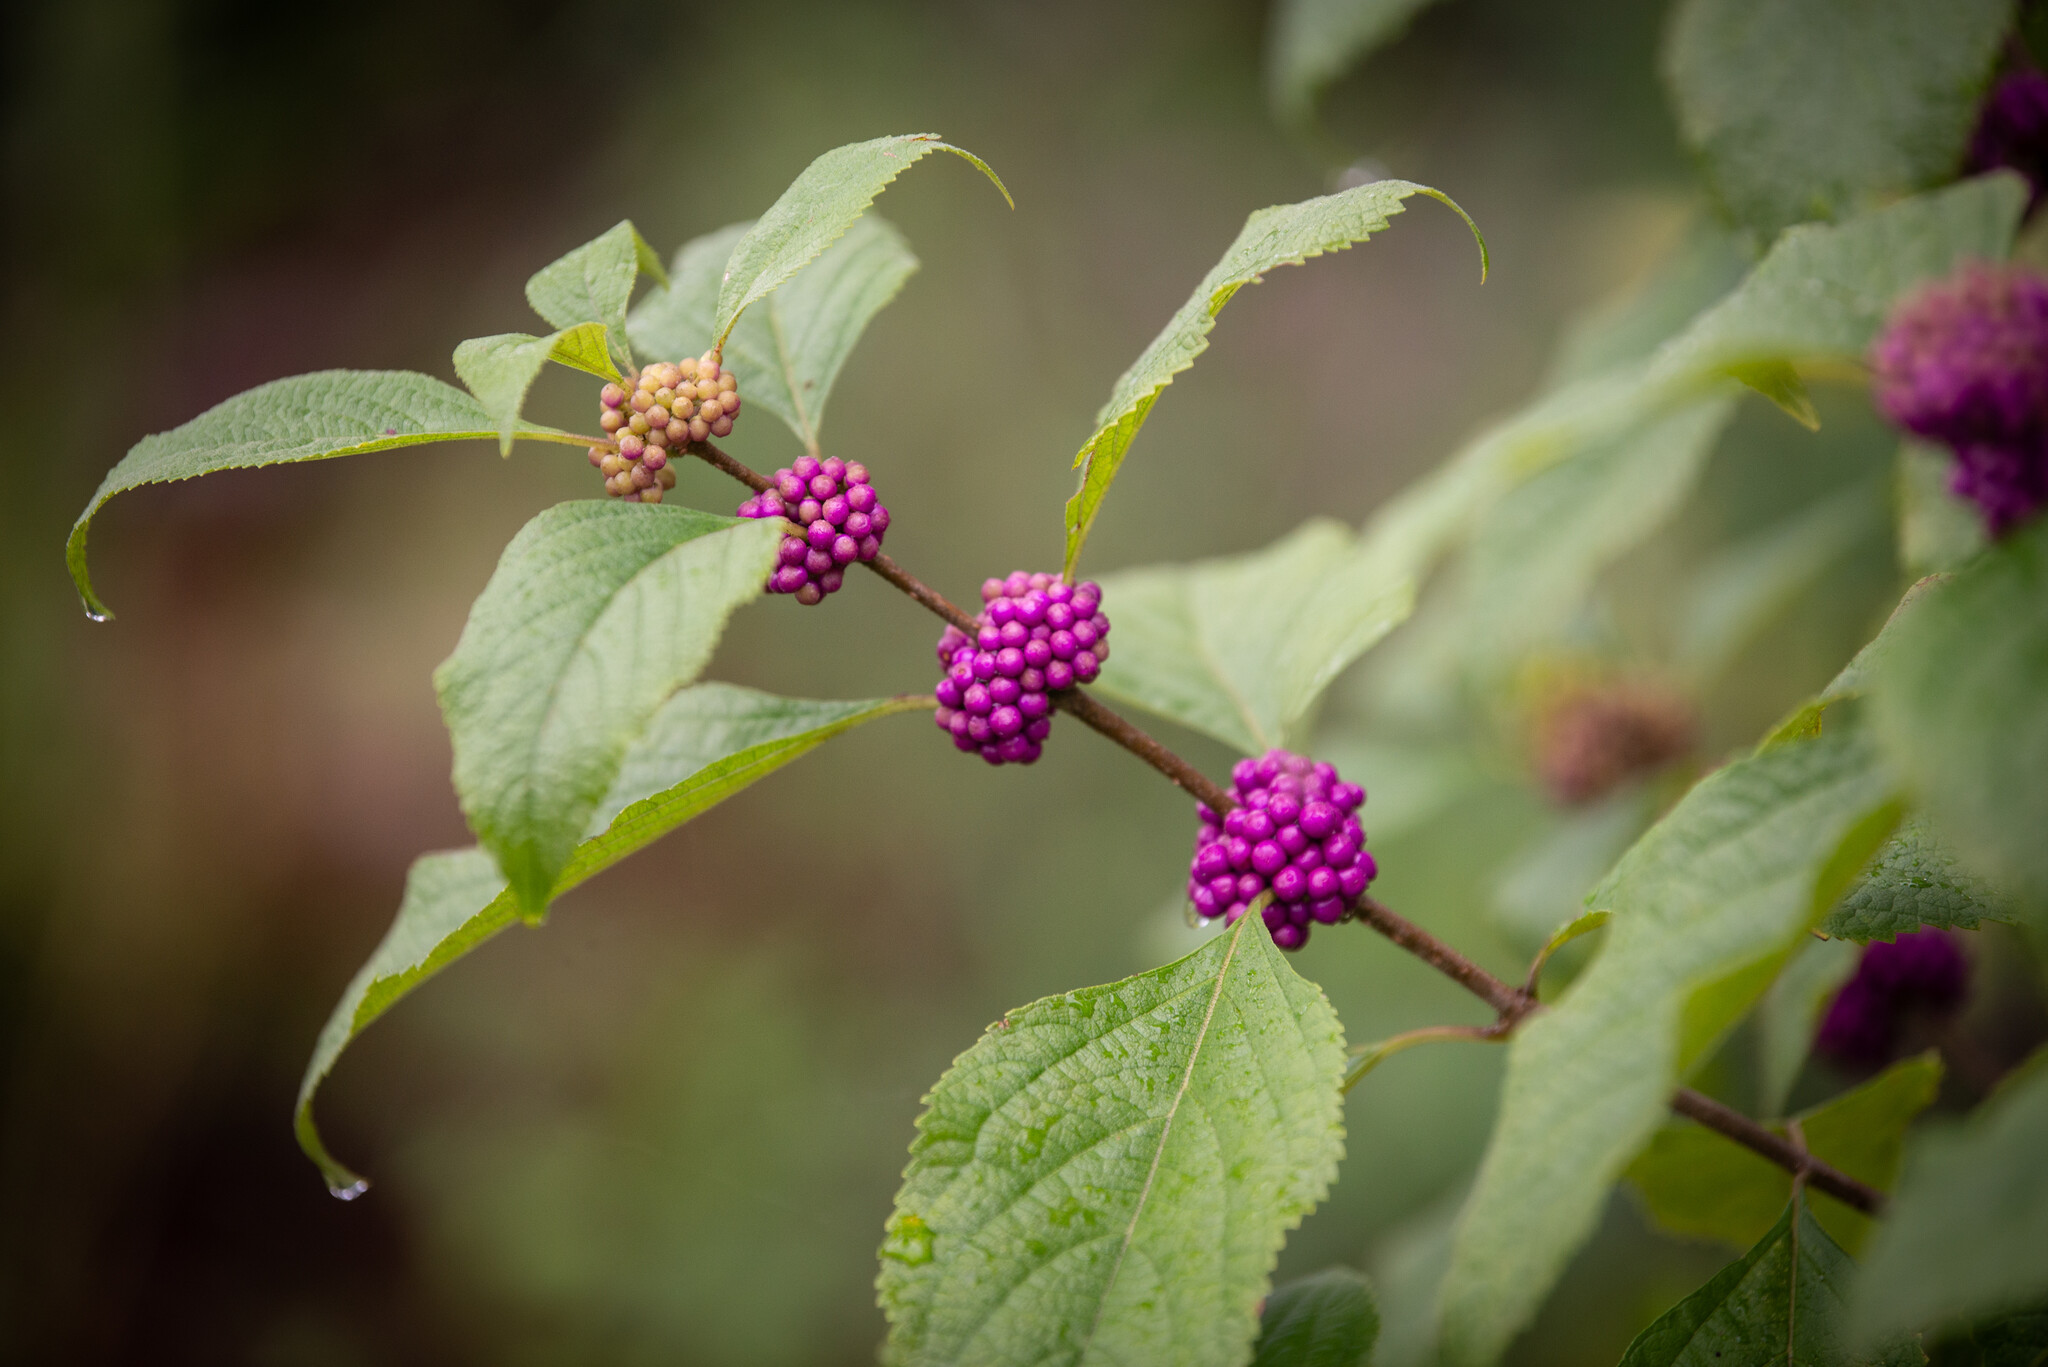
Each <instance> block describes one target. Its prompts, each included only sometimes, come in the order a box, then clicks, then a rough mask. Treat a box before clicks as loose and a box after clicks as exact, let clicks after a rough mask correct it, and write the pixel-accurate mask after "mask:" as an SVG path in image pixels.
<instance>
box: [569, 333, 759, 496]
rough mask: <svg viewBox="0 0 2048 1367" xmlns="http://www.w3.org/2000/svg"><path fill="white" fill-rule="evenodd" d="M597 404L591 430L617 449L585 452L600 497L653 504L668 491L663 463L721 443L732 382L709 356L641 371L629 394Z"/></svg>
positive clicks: (619, 392) (611, 395)
mask: <svg viewBox="0 0 2048 1367" xmlns="http://www.w3.org/2000/svg"><path fill="white" fill-rule="evenodd" d="M598 398H599V400H600V402H601V404H602V407H601V408H600V409H599V410H598V417H597V425H598V426H599V427H602V428H603V429H604V431H605V434H606V435H607V436H609V437H610V438H611V439H612V440H613V441H614V442H616V443H618V449H617V450H613V449H612V448H611V447H608V446H593V447H591V448H590V463H591V464H592V465H594V466H596V467H597V468H598V469H599V470H600V471H602V472H603V474H604V491H605V492H606V493H607V494H609V495H611V496H612V497H613V498H623V499H626V500H628V501H629V502H630V501H635V500H637V501H638V502H641V503H659V502H661V496H662V494H663V492H665V491H666V490H669V489H673V488H675V487H676V472H675V471H673V470H671V469H669V468H668V462H669V457H670V455H672V454H673V453H674V452H677V451H680V450H681V449H682V448H683V447H685V446H688V445H689V444H690V443H691V442H693V441H704V440H707V439H708V438H711V437H722V436H725V435H726V434H728V433H729V432H731V431H732V420H733V418H734V417H735V416H736V415H737V414H738V413H739V411H740V396H739V381H738V380H737V379H735V378H734V377H733V373H732V372H731V371H730V370H725V369H722V368H721V367H720V366H719V364H718V353H717V352H716V351H707V352H705V353H704V355H703V356H702V357H701V358H699V359H697V360H694V361H693V360H687V359H685V360H683V361H680V362H669V361H662V362H658V363H656V364H653V365H647V366H642V367H641V368H640V374H639V377H638V378H637V379H636V380H635V382H634V384H633V387H632V388H631V389H628V388H626V387H625V386H624V385H619V384H608V385H606V386H605V387H604V390H603V392H602V393H601V394H600V395H599V396H598Z"/></svg>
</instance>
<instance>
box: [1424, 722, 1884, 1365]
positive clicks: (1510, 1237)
mask: <svg viewBox="0 0 2048 1367" xmlns="http://www.w3.org/2000/svg"><path fill="white" fill-rule="evenodd" d="M1891 794H1892V783H1891V780H1890V777H1889V776H1888V775H1887V774H1886V773H1885V771H1884V769H1883V767H1882V765H1881V764H1880V763H1879V761H1878V758H1877V755H1876V753H1875V747H1874V746H1873V745H1871V744H1870V743H1869V741H1868V739H1867V738H1866V737H1864V736H1862V735H1861V734H1860V733H1858V732H1856V731H1854V730H1835V731H1830V732H1829V733H1827V734H1824V735H1822V736H1820V737H1818V738H1816V739H1813V740H1808V741H1798V742H1791V743H1787V744H1781V745H1777V746H1773V747H1770V748H1767V749H1763V750H1760V751H1759V752H1757V753H1756V754H1754V755H1751V756H1749V757H1748V758H1745V759H1741V760H1737V761H1736V762H1734V763H1732V764H1729V765H1726V766H1725V767H1723V768H1721V769H1719V770H1717V771H1716V772H1714V773H1712V774H1710V775H1708V776H1707V777H1706V778H1704V779H1702V780H1701V781H1700V782H1699V783H1698V784H1697V785H1696V786H1695V787H1694V788H1693V789H1692V791H1690V792H1689V793H1687V794H1686V796H1685V797H1684V799H1683V800H1681V801H1680V802H1679V804H1678V805H1677V806H1676V807H1674V808H1673V809H1672V810H1671V812H1670V813H1669V814H1667V815H1666V816H1665V817H1664V819H1663V820H1662V821H1659V822H1658V823H1657V824H1656V825H1655V826H1653V827H1652V828H1651V829H1650V830H1649V831H1648V833H1646V834H1645V835H1644V836H1643V838H1642V839H1641V840H1639V841H1637V842H1636V844H1635V846H1634V847H1633V848H1632V849H1631V850H1630V851H1629V852H1628V853H1627V854H1626V855H1624V856H1623V857H1622V859H1621V862H1620V863H1619V864H1617V865H1616V866H1615V869H1614V871H1613V872H1612V873H1611V874H1609V875H1608V877H1607V879H1606V881H1605V882H1604V883H1603V884H1602V885H1601V886H1600V887H1598V888H1596V889H1594V891H1593V893H1592V895H1591V896H1590V897H1589V898H1588V899H1587V902H1588V905H1590V906H1592V907H1595V908H1600V909H1606V910H1611V911H1612V912H1613V913H1614V919H1613V921H1612V922H1611V923H1610V924H1609V926H1608V928H1607V940H1606V943H1605V945H1604V946H1603V947H1602V949H1601V952H1600V953H1599V955H1598V956H1597V957H1595V958H1594V960H1593V961H1592V963H1591V964H1590V965H1588V967H1587V968H1586V969H1585V971H1584V972H1582V973H1581V974H1580V975H1579V977H1578V979H1577V980H1576V981H1575V982H1574V983H1573V984H1572V989H1571V991H1570V992H1569V993H1568V994H1567V995H1566V996H1565V997H1564V999H1563V1000H1562V1001H1560V1002H1559V1003H1558V1004H1557V1005H1556V1006H1554V1007H1552V1008H1551V1009H1549V1010H1547V1011H1545V1012H1544V1013H1543V1014H1542V1015H1540V1016H1536V1017H1534V1018H1532V1019H1530V1020H1529V1021H1527V1022H1526V1023H1525V1024H1523V1025H1522V1026H1521V1028H1520V1029H1519V1030H1518V1031H1517V1032H1516V1035H1515V1038H1514V1041H1513V1043H1512V1044H1511V1045H1510V1047H1509V1054H1508V1071H1507V1080H1506V1084H1505V1087H1504V1090H1503V1093H1502V1099H1501V1112H1500V1119H1499V1121H1498V1123H1497V1124H1496V1126H1495V1128H1494V1133H1493V1139H1492V1143H1491V1145H1490V1147H1489V1148H1488V1151H1487V1154H1486V1157H1485V1159H1484V1161H1483V1162H1482V1164H1481V1167H1480V1170H1479V1176H1478V1179H1477V1181H1476V1184H1475V1186H1474V1188H1473V1193H1472V1197H1471V1200H1470V1202H1469V1203H1468V1204H1467V1206H1466V1208H1465V1213H1464V1216H1463V1219H1462V1221H1461V1223H1460V1225H1459V1230H1458V1236H1457V1241H1456V1244H1455V1247H1454V1249H1453V1252H1452V1257H1451V1270H1450V1273H1449V1274H1448V1276H1447V1277H1446V1279H1445V1283H1444V1293H1443V1300H1442V1304H1441V1310H1440V1320H1441V1325H1442V1330H1443V1342H1444V1348H1445V1353H1446V1360H1447V1361H1448V1362H1450V1363H1451V1364H1453V1367H1462V1365H1466V1364H1471V1365H1477V1364H1486V1363H1491V1362H1492V1361H1494V1360H1495V1359H1496V1358H1497V1357H1498V1356H1499V1354H1500V1353H1501V1351H1502V1350H1503V1349H1504V1348H1505V1347H1506V1346H1507V1344H1508V1341H1509V1340H1510V1339H1511V1338H1512V1337H1513V1336H1514V1334H1515V1333H1516V1332H1517V1331H1518V1330H1520V1329H1521V1328H1522V1327H1523V1326H1524V1325H1525V1324H1526V1323H1527V1322H1528V1320H1529V1318H1530V1317H1531V1316H1532V1315H1533V1314H1534V1313H1535V1311H1536V1309H1537V1307H1538V1306H1539V1305H1540V1304H1541V1303H1542V1301H1543V1297H1544V1295H1545V1293H1546V1292H1548V1290H1549V1289H1550V1285H1551V1283H1552V1282H1553V1281H1554V1280H1555V1279H1556V1277H1557V1275H1558V1273H1559V1272H1561V1271H1562V1270H1563V1268H1564V1264H1565V1262H1566V1260H1567V1259H1569V1257H1570V1256H1571V1254H1572V1252H1573V1251H1574V1250H1575V1249H1576V1248H1577V1247H1578V1245H1579V1243H1580V1242H1581V1241H1582V1240H1583V1239H1584V1238H1585V1237H1586V1235H1587V1234H1588V1233H1589V1232H1590V1231H1591V1229H1592V1226H1593V1223H1594V1221H1595V1220H1596V1219H1597V1218H1598V1216H1599V1213H1600V1210H1601V1208H1602V1206H1603V1204H1604V1202H1605V1199H1606V1195H1607V1189H1608V1187H1609V1185H1610V1184H1611V1183H1612V1182H1613V1181H1614V1179H1615V1178H1616V1177H1617V1176H1618V1175H1619V1174H1620V1172H1621V1170H1622V1168H1623V1167H1624V1166H1625V1165H1626V1164H1627V1163H1628V1161H1629V1159H1630V1158H1631V1157H1632V1156H1633V1155H1634V1154H1635V1153H1636V1151H1637V1150H1638V1149H1639V1148H1641V1147H1642V1145H1643V1144H1644V1143H1645V1142H1647V1141H1648V1140H1649V1138H1650V1136H1651V1135H1652V1134H1653V1133H1654V1132H1655V1130H1656V1128H1657V1125H1658V1123H1659V1121H1660V1119H1661V1118H1662V1116H1663V1114H1664V1108H1665V1105H1666V1103H1667V1102H1668V1101H1669V1099H1670V1096H1671V1092H1672V1089H1673V1088H1674V1087H1676V1086H1678V1085H1679V1084H1680V1083H1681V1082H1682V1081H1683V1080H1684V1079H1685V1077H1686V1076H1687V1075H1688V1074H1689V1073H1690V1072H1691V1071H1692V1069H1693V1068H1694V1067H1695V1066H1697V1065H1698V1064H1699V1063H1700V1062H1701V1061H1702V1060H1703V1059H1704V1058H1705V1057H1706V1056H1707V1055H1708V1054H1709V1053H1710V1052H1711V1051H1712V1048H1713V1046H1714V1045H1715V1044H1716V1043H1717V1042H1718V1041H1719V1040H1720V1038H1721V1037H1722V1036H1723V1035H1724V1034H1725V1033H1726V1031H1727V1030H1728V1029H1729V1028H1730V1027H1732V1026H1733V1025H1734V1024H1735V1022H1736V1021H1737V1020H1739V1019H1740V1018H1741V1016H1742V1015H1743V1014H1744V1013H1746V1012H1747V1010H1748V1009H1749V1007H1750V1006H1751V1005H1752V1004H1753V1003H1754V1002H1755V1000H1756V998H1757V996H1758V995H1759V994H1761V993H1762V992H1763V990H1764V989H1765V988H1766V987H1767V986H1769V983H1770V978H1771V977H1772V976H1773V975H1774V974H1775V972H1776V970H1777V969H1778V967H1780V966H1781V965H1782V964H1783V963H1784V961H1785V959H1786V958H1787V957H1788V956H1789V954H1790V953H1791V950H1792V949H1793V947H1794V946H1795V945H1796V944H1797V942H1798V940H1799V937H1800V936H1802V935H1804V934H1805V933H1806V930H1807V928H1808V927H1809V926H1811V925H1812V924H1813V923H1814V922H1815V921H1816V920H1818V919H1819V918H1820V916H1821V915H1822V914H1823V913H1824V912H1826V911H1827V909H1828V908H1829V907H1831V906H1833V905H1834V903H1835V901H1836V899H1837V898H1839V897H1840V896H1841V894H1842V890H1843V888H1844V887H1845V886H1846V884H1847V882H1848V880H1849V879H1850V878H1851V877H1853V876H1854V874H1855V873H1856V871H1857V870H1858V869H1859V868H1860V867H1861V865H1862V863H1863V862H1864V861H1865V860H1867V859H1868V858H1869V856H1870V854H1871V853H1872V852H1873V851H1874V850H1875V849H1876V847H1877V845H1878V843H1879V842H1880V841H1882V840H1883V839H1884V837H1885V836H1886V835H1887V834H1889V832H1890V827H1891V825H1892V824H1893V823H1895V822H1896V820H1897V813H1896V807H1895V805H1894V804H1893V802H1892V800H1891Z"/></svg>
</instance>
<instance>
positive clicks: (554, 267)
mask: <svg viewBox="0 0 2048 1367" xmlns="http://www.w3.org/2000/svg"><path fill="white" fill-rule="evenodd" d="M642 270H646V271H647V273H648V274H650V275H652V276H654V277H655V278H656V279H657V280H658V279H661V278H662V273H661V258H660V257H659V256H657V255H656V254H655V251H654V248H652V247H650V246H648V245H647V241H646V239H645V238H643V237H641V236H640V230H639V229H637V228H635V227H634V226H633V223H632V220H631V219H627V220H624V221H622V222H620V223H619V224H618V225H617V226H616V227H613V228H611V229H609V230H607V231H606V232H605V233H604V234H603V235H602V236H599V237H596V238H593V239H592V240H591V241H589V242H586V243H584V244H583V245H582V246H580V247H578V248H577V249H576V250H575V251H573V252H570V253H569V254H567V255H566V256H563V257H561V258H560V259H558V260H556V261H554V262H553V263H551V264H549V265H547V266H544V267H542V268H541V269H540V270H539V271H538V272H536V273H535V274H534V276H533V278H532V279H530V280H528V281H527V282H526V302H527V303H529V304H531V305H533V311H534V312H535V313H538V314H539V315H540V316H541V317H543V318H545V319H547V320H548V322H549V323H551V324H553V325H554V326H555V327H558V328H573V327H575V326H577V325H578V324H579V323H597V324H599V325H601V326H602V327H603V328H604V330H605V336H606V337H607V338H609V339H610V342H611V349H612V356H613V357H614V358H615V359H616V360H617V362H618V364H619V366H620V367H621V368H623V369H631V368H632V365H633V352H632V349H631V348H630V347H628V346H627V345H626V304H627V303H628V301H630V300H631V299H632V297H633V285H634V283H635V282H636V281H637V280H638V279H639V276H640V272H641V271H642Z"/></svg>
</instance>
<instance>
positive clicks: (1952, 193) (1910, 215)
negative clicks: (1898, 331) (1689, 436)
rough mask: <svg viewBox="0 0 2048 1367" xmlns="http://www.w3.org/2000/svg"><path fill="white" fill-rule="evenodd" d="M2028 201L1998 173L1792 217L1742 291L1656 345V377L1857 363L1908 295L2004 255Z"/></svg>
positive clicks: (1685, 379) (1678, 381) (2021, 187)
mask: <svg viewBox="0 0 2048 1367" xmlns="http://www.w3.org/2000/svg"><path fill="white" fill-rule="evenodd" d="M2026 203H2027V190H2026V183H2025V182H2024V181H2022V180H2020V179H2019V178H2018V177H2017V176H2013V175H2010V174H2006V173H2000V174H1998V175H1993V176H1983V177H1980V178H1978V179H1976V180H1969V181H1964V182H1963V183H1962V184H1960V185H1955V186H1951V187H1949V188H1948V189H1945V190H1940V191H1937V192H1935V193H1933V194H1927V195H1920V196H1917V197H1915V198H1913V199H1908V200H1902V201H1901V202H1899V203H1897V204H1894V205H1891V206H1890V207H1888V208H1884V209H1879V210H1877V211H1876V212H1874V213H1869V214H1865V215H1863V216H1862V217H1860V218H1854V219H1850V220H1849V221H1847V222H1845V223H1841V224H1837V225H1822V224H1807V225H1804V226H1801V227H1796V228H1791V229H1788V230H1787V231H1786V232H1785V234H1784V235H1783V236H1782V237H1780V238H1779V239H1778V240H1777V241H1776V242H1775V243H1774V244H1772V246H1771V249H1770V251H1769V252H1768V253H1766V254H1765V256H1764V259H1763V260H1762V261H1760V262H1758V263H1757V267H1756V269H1755V270H1754V271H1752V272H1750V274H1749V278H1748V279H1746V280H1744V281H1743V282H1742V283H1741V284H1740V285H1738V286H1737V287H1736V289H1735V291H1734V293H1732V294H1730V295H1729V296H1728V297H1727V298H1726V299H1724V300H1722V301H1721V302H1720V303H1718V304H1716V305H1715V306H1714V307H1712V308H1710V309H1708V310H1707V311H1706V312H1705V313H1702V314H1701V315H1700V316H1699V317H1698V318H1696V319H1694V320H1693V322H1692V325H1691V326H1690V327H1688V328H1686V329H1685V331H1683V332H1681V333H1679V334H1678V335H1677V336H1676V337H1674V338H1672V339H1671V340H1670V341H1668V342H1666V343H1665V344H1664V345H1663V346H1662V347H1661V348H1659V349H1658V351H1657V354H1656V356H1655V357H1654V358H1653V359H1652V361H1651V365H1650V373H1649V377H1648V379H1649V382H1650V383H1651V384H1653V385H1659V384H1663V385H1673V386H1683V385H1684V384H1686V383H1692V382H1698V381H1700V380H1704V379H1711V378H1713V377H1716V376H1731V377H1734V378H1737V379H1745V382H1751V381H1754V380H1755V379H1756V378H1757V377H1758V375H1759V372H1758V371H1757V370H1755V369H1754V368H1755V367H1757V366H1763V365H1771V364H1776V363H1783V364H1787V365H1793V366H1800V365H1813V364H1833V365H1836V366H1839V365H1840V364H1842V363H1860V362H1861V361H1862V358H1863V354H1864V352H1865V351H1866V350H1867V349H1868V348H1869V346H1870V341H1871V339H1872V338H1873V337H1874V336H1876V335H1877V330H1878V329H1879V328H1880V327H1881V326H1883V324H1884V320H1885V316H1886V315H1887V314H1888V313H1890V312H1891V307H1892V305H1893V303H1895V302H1896V301H1897V300H1898V299H1899V297H1900V296H1901V295H1903V294H1905V293H1906V292H1907V291H1908V290H1910V289H1912V288H1913V287H1914V286H1915V285H1918V284H1919V283H1921V282H1922V281H1924V280H1930V279H1934V278H1936V277H1939V276H1943V275H1947V274H1948V273H1949V272H1950V271H1952V270H1954V269H1955V268H1956V267H1957V266H1958V265H1960V264H1961V263H1962V262H1964V261H1969V260H1993V261H1995V260H2002V259H2004V257H2005V256H2006V254H2007V253H2008V252H2010V251H2011V249H2012V237H2013V232H2014V230H2015V229H2016V227H2017V226H2018V224H2019V219H2020V214H2021V212H2022V211H2023V210H2024V209H2025V208H2026Z"/></svg>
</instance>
